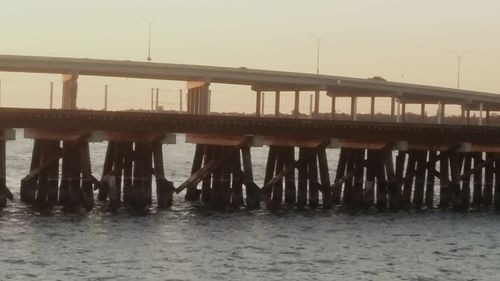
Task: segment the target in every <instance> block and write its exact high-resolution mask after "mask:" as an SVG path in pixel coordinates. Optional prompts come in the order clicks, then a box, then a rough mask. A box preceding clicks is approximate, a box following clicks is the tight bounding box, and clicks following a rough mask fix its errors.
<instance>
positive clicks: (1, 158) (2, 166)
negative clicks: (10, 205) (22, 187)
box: [0, 140, 14, 209]
mask: <svg viewBox="0 0 500 281" xmlns="http://www.w3.org/2000/svg"><path fill="white" fill-rule="evenodd" d="M5 154H6V149H5V140H0V209H1V208H4V207H5V206H6V205H7V199H10V200H13V199H14V198H13V195H12V193H11V192H10V191H9V189H8V188H7V181H6V162H5V161H6V159H5V156H6V155H5Z"/></svg>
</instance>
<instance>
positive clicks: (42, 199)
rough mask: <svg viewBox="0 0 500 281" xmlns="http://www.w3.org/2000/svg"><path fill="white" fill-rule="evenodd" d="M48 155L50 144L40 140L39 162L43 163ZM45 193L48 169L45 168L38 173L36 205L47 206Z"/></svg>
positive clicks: (46, 190) (46, 191)
mask: <svg viewBox="0 0 500 281" xmlns="http://www.w3.org/2000/svg"><path fill="white" fill-rule="evenodd" d="M49 155H50V146H49V141H47V140H42V141H41V157H40V163H39V165H41V163H43V162H44V161H46V160H47V159H48V157H49ZM47 193H48V171H47V169H43V170H42V171H40V173H39V174H38V184H37V189H36V199H35V202H36V206H37V207H39V208H47V207H49V206H48V202H47Z"/></svg>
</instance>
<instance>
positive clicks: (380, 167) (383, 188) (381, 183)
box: [376, 151, 387, 211]
mask: <svg viewBox="0 0 500 281" xmlns="http://www.w3.org/2000/svg"><path fill="white" fill-rule="evenodd" d="M380 154H381V153H380V151H379V152H378V153H377V158H376V178H377V209H378V210H379V211H383V210H385V209H386V208H387V178H386V174H385V170H384V163H383V162H382V159H381V155H380Z"/></svg>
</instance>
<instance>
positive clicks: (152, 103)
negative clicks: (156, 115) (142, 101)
mask: <svg viewBox="0 0 500 281" xmlns="http://www.w3.org/2000/svg"><path fill="white" fill-rule="evenodd" d="M154 110H155V89H153V88H151V111H154Z"/></svg>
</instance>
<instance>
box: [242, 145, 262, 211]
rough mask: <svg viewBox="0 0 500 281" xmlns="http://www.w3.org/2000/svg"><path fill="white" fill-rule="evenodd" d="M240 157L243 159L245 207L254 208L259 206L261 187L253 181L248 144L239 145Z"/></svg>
mask: <svg viewBox="0 0 500 281" xmlns="http://www.w3.org/2000/svg"><path fill="white" fill-rule="evenodd" d="M241 158H242V160H243V178H244V180H243V183H244V184H245V189H246V194H247V198H246V200H247V208H248V209H256V208H259V206H260V196H261V189H260V188H259V187H258V186H257V185H256V184H255V182H254V178H253V169H252V155H251V154H250V147H249V146H248V145H243V146H242V147H241Z"/></svg>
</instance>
